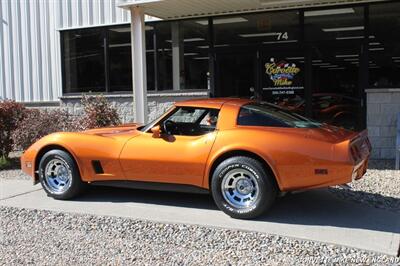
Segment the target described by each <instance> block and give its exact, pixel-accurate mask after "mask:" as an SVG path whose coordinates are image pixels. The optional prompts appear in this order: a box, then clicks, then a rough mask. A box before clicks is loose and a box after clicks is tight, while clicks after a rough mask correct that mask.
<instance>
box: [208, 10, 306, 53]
mask: <svg viewBox="0 0 400 266" xmlns="http://www.w3.org/2000/svg"><path fill="white" fill-rule="evenodd" d="M213 23H214V36H215V47H216V48H223V47H229V46H234V45H244V46H248V45H254V44H257V45H258V44H267V45H271V44H273V45H277V44H278V45H279V44H283V43H297V42H298V41H299V32H300V28H299V17H298V12H296V11H287V12H270V13H262V14H250V15H247V14H243V15H237V16H232V17H220V18H214V19H213Z"/></svg>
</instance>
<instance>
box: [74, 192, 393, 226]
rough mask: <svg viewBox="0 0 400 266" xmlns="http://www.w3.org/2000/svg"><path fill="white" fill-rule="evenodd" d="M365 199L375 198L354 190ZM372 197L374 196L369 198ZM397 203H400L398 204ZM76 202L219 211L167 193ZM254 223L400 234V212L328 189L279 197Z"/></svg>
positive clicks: (92, 196)
mask: <svg viewBox="0 0 400 266" xmlns="http://www.w3.org/2000/svg"><path fill="white" fill-rule="evenodd" d="M352 193H354V194H356V195H357V194H360V193H362V194H364V195H358V196H359V197H361V198H367V197H368V196H371V195H374V194H371V193H366V192H357V191H353V192H352ZM365 194H371V195H365ZM380 197H381V198H380V200H381V201H382V202H384V201H388V200H390V201H392V202H394V204H400V203H399V201H400V199H393V198H390V197H385V196H380ZM396 200H397V202H396ZM76 201H84V202H114V203H118V202H132V203H144V204H154V205H163V206H173V207H184V208H198V209H207V210H218V208H217V207H216V205H215V204H214V202H213V199H212V197H211V195H204V194H187V193H176V192H164V191H148V190H135V189H120V188H109V187H91V188H90V189H89V191H88V192H87V193H86V194H85V195H83V196H82V197H80V198H79V199H77V200H76ZM254 222H267V223H268V222H269V223H271V222H272V223H282V224H298V225H323V226H333V227H342V228H357V229H366V230H372V231H382V232H390V233H399V234H400V214H399V212H394V211H388V210H384V209H379V208H374V207H371V206H369V205H367V204H360V203H356V202H354V201H352V200H350V199H345V198H341V197H340V196H339V197H338V196H336V195H334V193H332V192H331V191H329V190H328V189H318V190H311V191H307V192H302V193H295V194H289V195H287V196H285V197H282V198H278V199H277V201H276V202H275V204H274V205H273V207H272V208H271V209H270V210H269V212H267V213H266V214H265V215H263V216H262V217H260V218H258V219H255V220H254Z"/></svg>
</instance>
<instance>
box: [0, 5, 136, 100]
mask: <svg viewBox="0 0 400 266" xmlns="http://www.w3.org/2000/svg"><path fill="white" fill-rule="evenodd" d="M116 4H117V1H116V0H19V1H15V0H1V1H0V23H1V24H0V98H8V99H14V100H17V101H21V102H33V101H35V102H37V101H57V100H58V97H60V96H61V95H62V78H61V77H62V73H61V42H60V31H59V30H60V29H68V28H75V27H93V26H102V25H108V24H114V23H129V22H130V15H129V12H128V11H126V10H123V9H121V8H118V7H117V6H116Z"/></svg>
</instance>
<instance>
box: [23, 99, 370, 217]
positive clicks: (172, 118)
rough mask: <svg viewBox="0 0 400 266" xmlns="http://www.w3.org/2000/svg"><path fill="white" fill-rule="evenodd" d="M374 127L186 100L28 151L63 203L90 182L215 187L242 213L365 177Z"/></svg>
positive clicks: (35, 173)
mask: <svg viewBox="0 0 400 266" xmlns="http://www.w3.org/2000/svg"><path fill="white" fill-rule="evenodd" d="M370 151H371V146H370V143H369V140H368V137H367V133H366V131H364V132H361V133H355V132H351V131H347V130H344V129H341V128H337V127H333V126H329V125H326V124H320V123H317V122H314V121H311V120H309V119H307V118H304V117H302V116H300V115H297V114H295V113H291V112H288V111H286V110H284V109H281V108H280V107H277V106H275V105H271V104H267V103H259V102H255V101H252V100H245V99H231V98H221V99H216V98H215V99H205V100H189V101H184V102H180V103H176V104H175V105H174V107H173V108H171V109H170V110H169V111H168V112H167V113H166V114H164V115H163V116H162V117H161V118H159V119H158V120H156V121H154V122H151V123H149V124H147V125H137V124H130V125H124V126H119V127H110V128H100V129H94V130H88V131H84V132H75V133H55V134H51V135H48V136H46V137H44V138H42V139H41V140H39V141H38V142H36V143H35V144H33V145H32V146H31V147H30V148H29V149H28V150H27V151H26V152H25V153H24V155H23V156H22V158H21V164H22V169H23V171H24V172H26V173H27V174H29V175H31V176H32V177H33V179H34V182H35V183H37V182H41V184H42V186H43V188H44V190H45V191H46V193H47V194H48V195H49V196H51V197H53V198H55V199H71V198H73V197H75V196H77V195H78V194H79V193H81V192H82V191H83V189H84V188H85V186H87V184H92V185H96V184H97V185H107V186H117V187H132V188H139V189H156V190H173V191H185V192H207V193H208V192H209V191H211V194H212V196H213V198H214V200H215V203H216V205H218V207H219V208H220V209H221V210H222V211H224V212H225V213H227V214H228V215H230V216H231V217H234V218H244V219H246V218H247V219H248V218H254V217H256V216H259V215H260V214H262V213H264V212H265V211H266V210H267V209H268V208H269V207H270V206H271V205H272V204H273V202H274V199H275V198H276V197H277V195H278V193H280V192H286V191H293V190H304V189H311V188H319V187H327V186H332V185H339V184H345V183H349V182H351V181H352V180H355V179H359V178H361V177H362V176H363V175H364V173H365V171H366V169H367V163H368V157H369V154H370Z"/></svg>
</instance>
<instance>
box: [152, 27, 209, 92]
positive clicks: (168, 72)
mask: <svg viewBox="0 0 400 266" xmlns="http://www.w3.org/2000/svg"><path fill="white" fill-rule="evenodd" d="M151 25H152V27H154V28H155V30H156V39H157V41H156V45H157V49H156V52H154V54H155V55H154V56H156V61H155V62H156V63H157V70H158V76H157V78H158V80H157V81H158V90H185V89H186V90H187V89H189V90H192V89H198V90H199V89H203V90H204V89H207V77H208V48H209V47H208V23H207V20H206V21H205V23H197V22H196V21H195V20H184V21H173V22H157V23H154V24H151ZM152 51H154V50H152Z"/></svg>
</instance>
